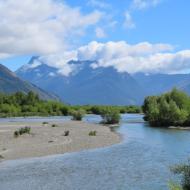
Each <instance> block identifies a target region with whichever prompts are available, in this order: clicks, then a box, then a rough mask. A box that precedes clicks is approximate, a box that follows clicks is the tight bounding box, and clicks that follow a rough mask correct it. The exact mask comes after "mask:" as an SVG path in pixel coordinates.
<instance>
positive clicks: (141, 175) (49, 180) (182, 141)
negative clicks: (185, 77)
mask: <svg viewBox="0 0 190 190" xmlns="http://www.w3.org/2000/svg"><path fill="white" fill-rule="evenodd" d="M142 117H143V116H142V115H138V114H125V115H122V121H121V124H120V126H119V127H118V128H117V129H116V130H117V131H118V132H119V133H120V134H122V136H123V140H122V142H121V143H120V144H117V145H113V146H111V147H107V148H100V149H95V150H88V151H82V152H77V153H69V154H64V155H55V156H49V157H43V158H33V159H26V160H16V161H6V162H2V163H0V190H165V189H168V188H167V186H168V181H169V180H170V179H172V178H173V176H172V174H171V173H170V170H169V167H170V166H172V165H173V164H175V163H179V162H183V161H186V160H187V158H188V157H189V156H190V131H184V130H175V129H160V128H151V127H149V126H148V124H147V123H146V122H144V121H143V119H142ZM49 119H50V120H63V122H64V120H65V119H69V118H68V117H67V118H61V117H57V118H49ZM16 120H18V121H19V122H22V121H26V120H27V119H26V118H25V119H22V118H19V119H16ZM29 120H32V121H34V122H36V121H43V120H44V118H43V119H42V118H35V119H34V118H31V119H29ZM45 120H46V121H47V119H45ZM84 120H86V121H88V122H99V121H100V117H98V116H94V115H88V116H86V117H85V119H84ZM10 121H15V119H8V120H3V122H10Z"/></svg>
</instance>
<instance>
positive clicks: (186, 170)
mask: <svg viewBox="0 0 190 190" xmlns="http://www.w3.org/2000/svg"><path fill="white" fill-rule="evenodd" d="M171 171H172V172H173V173H174V174H177V175H180V176H181V184H180V185H181V186H179V185H175V186H174V187H176V188H177V187H178V189H179V188H180V187H182V188H181V189H183V190H190V159H189V160H188V162H187V163H185V164H179V165H176V166H174V167H172V168H171Z"/></svg>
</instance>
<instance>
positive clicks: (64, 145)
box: [0, 121, 121, 161]
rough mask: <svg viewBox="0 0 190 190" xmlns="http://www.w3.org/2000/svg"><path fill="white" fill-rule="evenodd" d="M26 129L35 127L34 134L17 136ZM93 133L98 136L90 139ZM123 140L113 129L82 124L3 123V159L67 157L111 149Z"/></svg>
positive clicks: (0, 125)
mask: <svg viewBox="0 0 190 190" xmlns="http://www.w3.org/2000/svg"><path fill="white" fill-rule="evenodd" d="M53 124H55V127H52V125H53ZM26 126H27V127H31V133H30V134H23V135H21V136H18V137H14V131H16V130H18V129H19V128H21V127H26ZM65 131H69V136H64V135H65V134H64V133H65ZM90 131H96V136H89V132H90ZM120 141H121V137H120V136H119V134H117V133H115V132H112V131H111V130H110V128H109V127H107V126H103V125H98V124H90V123H86V122H81V121H64V122H49V123H48V124H43V123H40V122H38V123H34V122H26V123H24V122H20V123H19V122H10V123H0V160H1V161H2V160H14V159H21V158H30V157H41V156H48V155H53V154H64V153H67V152H75V151H82V150H86V149H93V148H99V147H105V146H110V145H112V144H116V143H119V142H120Z"/></svg>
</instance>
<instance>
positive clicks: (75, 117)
mask: <svg viewBox="0 0 190 190" xmlns="http://www.w3.org/2000/svg"><path fill="white" fill-rule="evenodd" d="M84 115H85V111H84V110H82V109H79V110H73V111H71V116H72V117H73V118H72V119H73V120H75V121H81V120H82V118H83V117H84Z"/></svg>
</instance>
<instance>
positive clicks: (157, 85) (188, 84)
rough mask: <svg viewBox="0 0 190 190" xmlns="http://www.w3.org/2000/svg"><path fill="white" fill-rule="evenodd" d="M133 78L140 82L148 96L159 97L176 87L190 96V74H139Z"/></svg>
mask: <svg viewBox="0 0 190 190" xmlns="http://www.w3.org/2000/svg"><path fill="white" fill-rule="evenodd" d="M133 78H134V79H135V80H136V81H138V83H139V84H140V85H141V86H142V88H143V89H146V91H147V93H148V95H159V94H162V93H164V92H168V91H170V90H171V89H172V88H174V87H176V88H178V89H180V90H183V91H185V92H187V93H188V94H190V74H172V75H169V74H149V75H146V74H144V73H137V74H134V75H133Z"/></svg>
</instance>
